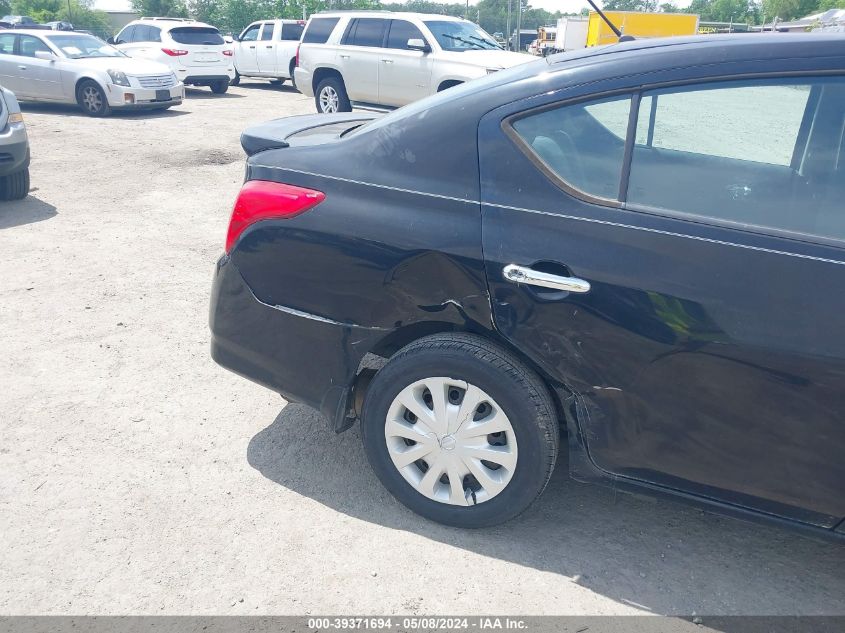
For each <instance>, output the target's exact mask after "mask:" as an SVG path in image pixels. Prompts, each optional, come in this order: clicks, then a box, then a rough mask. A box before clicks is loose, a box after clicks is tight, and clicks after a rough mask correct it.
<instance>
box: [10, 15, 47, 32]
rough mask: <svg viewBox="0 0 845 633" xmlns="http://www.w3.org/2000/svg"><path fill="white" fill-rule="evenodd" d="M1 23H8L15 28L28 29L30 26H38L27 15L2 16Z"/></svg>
mask: <svg viewBox="0 0 845 633" xmlns="http://www.w3.org/2000/svg"><path fill="white" fill-rule="evenodd" d="M2 20H3V22H8V23H9V24H11V25H12V26H14V27H16V28H22V29H25V28H28V27H31V26H40V24H38V22H36V21H35V20H34V19H33V18H31V17H30V16H28V15H4V16H3V18H2Z"/></svg>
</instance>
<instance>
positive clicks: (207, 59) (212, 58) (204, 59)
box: [194, 55, 218, 64]
mask: <svg viewBox="0 0 845 633" xmlns="http://www.w3.org/2000/svg"><path fill="white" fill-rule="evenodd" d="M217 60H218V57H217V55H197V56H195V57H194V61H195V62H201V63H206V64H209V63H211V62H216V61H217Z"/></svg>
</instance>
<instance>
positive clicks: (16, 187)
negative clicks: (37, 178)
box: [0, 167, 29, 200]
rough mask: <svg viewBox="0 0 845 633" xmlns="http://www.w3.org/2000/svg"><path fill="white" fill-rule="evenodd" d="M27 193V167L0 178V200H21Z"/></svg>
mask: <svg viewBox="0 0 845 633" xmlns="http://www.w3.org/2000/svg"><path fill="white" fill-rule="evenodd" d="M28 193H29V168H28V167H27V168H26V169H22V170H20V171H17V172H15V173H14V174H8V175H6V176H3V177H2V178H0V200H23V199H24V198H26V195H27V194H28Z"/></svg>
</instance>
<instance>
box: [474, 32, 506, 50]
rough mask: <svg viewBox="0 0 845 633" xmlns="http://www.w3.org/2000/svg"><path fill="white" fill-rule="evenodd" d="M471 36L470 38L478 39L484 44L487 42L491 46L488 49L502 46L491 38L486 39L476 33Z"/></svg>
mask: <svg viewBox="0 0 845 633" xmlns="http://www.w3.org/2000/svg"><path fill="white" fill-rule="evenodd" d="M469 37H470V39H473V40H478V41H479V42H481V43H482V44H486V45H487V46H489V48H488V49H487V50H492V49H494V48H499V49H500V48H502V47H501V46H499V45H498V44H494V43H493V42H491V41H489V40H485V39H484V38H483V37H478V36H476V35H470V36H469Z"/></svg>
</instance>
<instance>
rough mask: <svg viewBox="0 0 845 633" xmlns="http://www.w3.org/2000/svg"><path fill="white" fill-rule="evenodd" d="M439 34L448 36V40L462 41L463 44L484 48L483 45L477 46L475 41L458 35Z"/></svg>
mask: <svg viewBox="0 0 845 633" xmlns="http://www.w3.org/2000/svg"><path fill="white" fill-rule="evenodd" d="M440 35H442V36H443V37H448V38H449V39H450V40H456V41H458V42H463V43H464V44H469V45H470V46H475V47H476V48H478V49H480V50H484V47H483V46H479V45H478V44H476V43H475V42H472V41H470V40H465V39H464V38H462V37H458V36H457V35H449V34H448V33H441V34H440Z"/></svg>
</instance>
